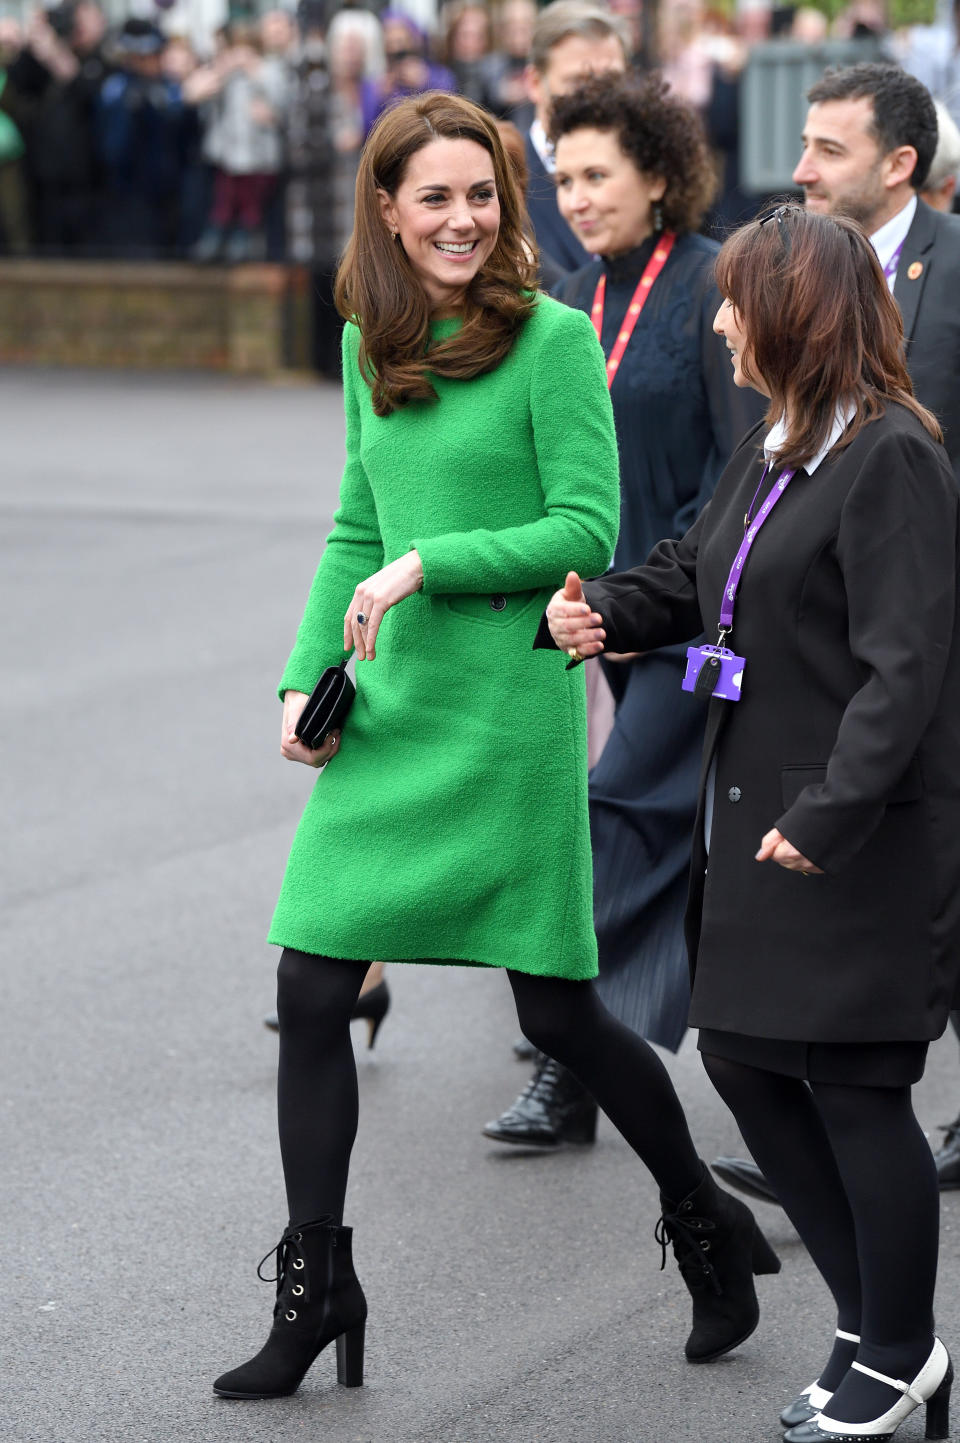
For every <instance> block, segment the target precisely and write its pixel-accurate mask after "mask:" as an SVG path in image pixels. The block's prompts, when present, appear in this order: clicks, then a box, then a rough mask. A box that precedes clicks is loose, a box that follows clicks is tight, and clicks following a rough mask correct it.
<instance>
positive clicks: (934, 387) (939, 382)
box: [893, 200, 960, 480]
mask: <svg viewBox="0 0 960 1443" xmlns="http://www.w3.org/2000/svg"><path fill="white" fill-rule="evenodd" d="M918 272H919V273H918ZM893 295H894V299H895V300H896V302H897V304H898V305H899V307H900V312H901V314H902V316H903V330H904V335H905V336H906V339H907V366H908V367H909V370H910V376H911V379H912V380H913V389H914V391H915V392H916V395H917V399H918V400H919V401H920V402H921V403H922V404H923V405H924V406H928V407H929V408H930V410H931V411H933V412H934V413H935V414H936V417H937V419H938V420H939V422H940V424H941V426H942V427H943V431H944V444H945V445H946V448H947V454H948V456H949V457H950V463H951V465H952V466H953V469H954V473H955V475H956V476H957V478H958V480H960V217H958V216H953V215H943V214H941V212H939V211H935V210H931V208H930V207H929V206H928V205H926V204H924V202H923V201H922V200H921V201H919V202H918V205H917V213H916V215H915V216H914V218H913V224H912V225H911V227H910V229H909V231H908V232H907V238H906V240H905V241H904V245H903V251H902V252H901V255H900V263H899V265H898V266H897V279H896V282H895V283H894V287H893Z"/></svg>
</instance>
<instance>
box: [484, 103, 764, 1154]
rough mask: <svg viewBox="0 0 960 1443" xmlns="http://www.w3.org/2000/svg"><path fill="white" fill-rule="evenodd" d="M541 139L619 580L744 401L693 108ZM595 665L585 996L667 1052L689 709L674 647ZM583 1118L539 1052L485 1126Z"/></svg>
mask: <svg viewBox="0 0 960 1443" xmlns="http://www.w3.org/2000/svg"><path fill="white" fill-rule="evenodd" d="M551 138H552V140H553V142H554V145H555V147H556V162H557V168H556V175H555V179H556V183H557V196H558V201H559V206H560V211H561V213H562V214H563V216H564V218H565V220H566V221H567V222H568V224H569V225H570V226H571V227H572V229H573V230H574V232H575V233H576V235H577V238H578V239H579V240H581V241H582V242H583V245H584V246H585V247H586V249H587V250H588V251H593V252H595V253H596V254H597V255H598V256H599V259H598V260H595V261H593V262H592V263H591V264H590V265H588V266H585V267H584V268H583V269H582V270H579V271H576V272H575V273H574V274H573V275H572V276H571V277H569V278H568V279H567V280H566V281H564V282H563V283H561V285H560V286H559V287H558V288H557V289H556V290H555V291H554V294H555V295H557V296H559V297H560V299H561V300H564V301H566V303H567V304H568V305H571V306H576V307H577V308H578V309H579V310H582V311H586V313H587V314H588V315H591V316H592V318H593V323H594V328H595V330H596V332H597V334H598V336H599V337H600V341H601V344H602V346H603V350H604V353H605V355H606V356H607V358H608V360H607V381H608V384H609V388H610V399H611V401H612V402H613V415H614V421H615V423H616V429H617V440H618V443H619V449H620V482H621V511H620V538H619V541H618V542H617V549H616V555H615V558H614V564H615V566H616V567H617V569H618V570H619V569H621V568H628V567H630V566H636V565H638V564H639V563H640V562H641V561H643V560H644V559H645V558H646V556H647V555H648V553H649V551H650V550H651V548H652V547H653V546H654V545H655V544H656V542H657V541H659V540H661V539H662V538H663V537H664V536H672V537H679V536H682V535H683V534H684V532H685V531H686V530H687V528H688V527H689V526H690V525H691V524H692V522H693V520H694V518H695V517H696V515H697V514H698V512H699V511H700V509H701V508H702V506H703V505H704V503H705V502H706V500H707V499H708V497H709V496H710V495H711V493H712V492H713V488H714V486H715V484H716V482H717V478H718V477H719V475H720V472H721V471H722V469H723V467H724V465H725V464H726V462H727V460H728V459H729V457H730V455H731V454H732V452H733V449H734V446H735V445H736V443H737V442H738V441H739V439H740V437H741V436H742V435H743V433H744V432H745V431H746V430H747V429H748V427H749V426H751V425H753V424H754V422H756V421H757V420H758V419H759V416H760V414H761V410H760V402H759V400H758V398H756V396H754V395H753V393H744V392H743V391H740V390H738V389H737V388H736V387H735V386H734V384H733V379H732V377H731V375H730V366H729V363H728V361H727V354H726V350H725V348H724V345H723V342H722V341H721V339H720V338H719V337H718V336H716V335H714V333H713V330H712V323H713V317H714V316H715V315H716V311H717V307H718V305H719V304H720V296H719V293H718V292H717V289H716V286H715V285H714V280H713V266H714V261H715V259H716V255H717V251H718V249H719V247H718V246H717V245H716V243H715V242H713V241H710V240H707V239H705V238H704V237H703V236H701V235H698V234H697V233H696V232H697V228H698V226H699V225H700V223H701V221H702V219H703V215H704V212H705V210H706V208H707V206H708V205H709V203H710V200H711V198H712V196H713V192H714V187H715V180H714V173H713V168H712V165H711V162H710V156H709V153H708V151H707V146H706V142H705V140H704V136H703V131H702V128H701V125H700V121H699V119H698V118H697V116H696V114H695V112H694V111H693V110H692V108H691V107H690V106H688V105H687V104H686V103H684V102H683V101H680V100H678V99H676V97H674V96H672V95H670V94H669V93H668V91H667V90H666V88H665V87H664V85H663V84H662V82H660V81H659V80H657V79H656V78H649V79H643V80H641V79H638V78H636V77H634V76H628V75H623V76H612V75H605V76H604V77H603V78H602V79H591V80H589V81H586V82H585V83H584V84H583V85H582V86H581V87H580V88H579V89H577V90H575V91H574V92H572V93H571V94H569V95H565V96H561V97H560V98H558V99H557V100H556V101H555V102H554V105H553V110H552V130H551ZM638 307H639V308H640V309H639V310H638V309H637V308H638ZM625 336H626V337H627V339H626V340H625V339H624V337H625ZM603 666H604V671H605V673H606V676H607V678H608V680H609V682H610V685H611V687H612V689H613V692H614V697H615V699H616V703H617V706H616V714H615V720H614V726H613V732H612V734H611V736H610V738H609V740H608V741H607V744H606V747H605V749H604V751H603V754H602V756H601V757H600V760H599V761H598V763H597V764H596V766H595V767H594V769H593V771H592V773H591V777H590V828H591V834H592V840H593V876H594V923H595V926H596V931H597V941H598V944H599V957H600V978H599V982H598V990H599V991H600V994H601V996H602V997H603V999H604V1001H605V1003H606V1005H607V1006H608V1007H609V1008H610V1009H611V1010H612V1011H613V1012H614V1013H615V1014H616V1015H617V1016H618V1017H619V1018H620V1019H621V1020H622V1021H623V1022H625V1023H626V1024H627V1025H628V1026H630V1027H632V1028H633V1029H634V1030H635V1031H637V1032H639V1033H640V1034H641V1035H642V1036H644V1037H647V1038H649V1039H650V1040H651V1041H653V1042H657V1043H659V1044H660V1045H661V1046H663V1047H667V1048H670V1049H671V1050H673V1051H675V1050H676V1049H677V1048H678V1047H679V1045H680V1042H681V1040H682V1038H683V1035H684V1032H685V1030H686V1020H687V1008H688V1004H689V982H688V976H687V959H686V949H685V945H684V940H683V911H684V905H685V900H686V895H687V874H688V867H689V857H690V834H691V829H692V827H693V818H694V814H695V811H696V796H697V777H698V769H699V758H700V749H701V745H702V741H703V715H702V712H701V711H699V710H698V709H696V708H691V709H690V710H689V712H686V711H684V712H680V711H678V708H677V706H676V692H677V688H678V687H679V685H680V677H681V675H682V672H683V666H684V655H683V648H682V647H672V648H665V649H663V650H660V651H657V652H655V653H653V654H651V655H648V656H643V657H636V658H626V659H624V660H623V661H621V662H619V663H618V662H616V661H614V662H613V663H612V664H610V665H608V664H607V659H604V663H603ZM596 1117H597V1108H596V1104H595V1102H594V1100H593V1099H592V1098H591V1097H590V1096H589V1095H588V1094H587V1093H586V1092H585V1091H584V1090H583V1088H581V1087H580V1086H579V1084H578V1083H577V1082H576V1081H575V1079H573V1078H572V1077H570V1076H569V1075H568V1074H567V1073H566V1072H565V1071H564V1070H563V1069H562V1068H560V1067H559V1066H558V1065H557V1062H556V1060H555V1059H553V1058H547V1059H544V1060H543V1061H541V1062H540V1063H539V1065H538V1066H537V1068H536V1070H535V1072H534V1075H533V1077H532V1079H531V1081H530V1083H529V1084H528V1086H527V1088H526V1089H525V1090H524V1092H522V1093H521V1095H520V1096H519V1097H518V1098H517V1100H516V1102H515V1103H514V1104H513V1105H512V1106H511V1107H510V1108H508V1109H507V1111H506V1112H505V1113H503V1114H502V1115H501V1116H500V1117H499V1118H498V1119H497V1120H496V1121H495V1122H492V1123H488V1124H487V1126H486V1128H485V1129H484V1131H485V1133H486V1135H487V1136H488V1137H491V1138H494V1139H495V1140H497V1141H500V1142H508V1143H517V1144H522V1145H525V1146H531V1145H532V1146H541V1147H544V1146H545V1147H551V1146H556V1145H557V1144H558V1143H561V1142H565V1141H570V1142H588V1141H592V1139H593V1136H594V1132H595V1128H596Z"/></svg>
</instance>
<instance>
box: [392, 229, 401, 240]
mask: <svg viewBox="0 0 960 1443" xmlns="http://www.w3.org/2000/svg"><path fill="white" fill-rule="evenodd" d="M390 234H391V236H392V237H393V239H394V240H395V241H398V240H399V239H400V232H399V231H398V230H392V231H391V232H390Z"/></svg>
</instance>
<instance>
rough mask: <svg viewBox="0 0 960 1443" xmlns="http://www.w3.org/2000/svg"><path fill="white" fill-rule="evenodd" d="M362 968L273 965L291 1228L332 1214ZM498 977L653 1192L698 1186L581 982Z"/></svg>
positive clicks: (634, 1043) (664, 1112) (650, 1061)
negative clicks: (652, 1182) (649, 1178)
mask: <svg viewBox="0 0 960 1443" xmlns="http://www.w3.org/2000/svg"><path fill="white" fill-rule="evenodd" d="M366 967H367V964H366V963H364V962H343V961H338V960H336V959H335V958H331V957H316V956H312V955H310V954H308V953H305V952H294V951H292V950H290V949H289V948H288V949H286V950H285V951H284V953H283V956H282V957H281V958H280V966H279V968H278V970H277V1011H278V1014H279V1017H280V1070H279V1079H278V1092H277V1097H278V1112H279V1121H280V1152H281V1156H282V1159H283V1173H284V1180H285V1182H286V1188H287V1204H288V1207H289V1213H290V1220H291V1222H309V1221H310V1220H311V1219H313V1218H318V1217H323V1216H324V1215H325V1214H328V1213H329V1214H332V1215H333V1216H334V1217H335V1218H337V1219H338V1220H339V1219H340V1218H342V1216H343V1201H344V1196H345V1193H346V1188H347V1172H348V1168H349V1165H350V1153H351V1150H352V1148H353V1140H354V1137H355V1136H356V1131H357V1072H356V1065H355V1062H354V1056H353V1046H352V1044H351V1041H350V1014H351V1012H352V1011H353V1008H354V1006H355V1004H356V1001H357V997H358V996H359V993H360V985H361V983H362V981H363V977H364V973H365V972H366ZM508 975H509V978H510V985H511V987H512V988H513V995H514V999H515V1001H516V1004H517V1013H518V1016H519V1019H520V1027H521V1029H522V1031H523V1032H524V1034H525V1036H526V1037H528V1038H529V1039H530V1041H531V1042H532V1043H534V1045H535V1046H537V1047H539V1048H540V1049H541V1050H542V1051H543V1052H546V1053H547V1054H548V1055H549V1056H550V1057H553V1058H555V1059H556V1060H557V1061H558V1062H561V1063H562V1064H563V1065H564V1066H565V1067H568V1068H569V1069H570V1071H571V1072H572V1073H574V1075H575V1076H576V1077H578V1078H579V1079H580V1081H581V1082H582V1083H583V1085H584V1086H585V1087H587V1088H588V1089H589V1091H590V1092H591V1093H592V1094H593V1096H594V1097H595V1098H596V1100H597V1102H598V1103H599V1105H600V1107H601V1108H602V1109H603V1111H604V1112H605V1113H606V1114H607V1116H608V1117H609V1118H610V1120H611V1122H612V1123H613V1124H614V1126H615V1127H617V1128H618V1129H619V1130H620V1132H621V1133H622V1134H623V1136H624V1137H625V1138H626V1140H627V1142H628V1143H629V1144H630V1146H631V1147H632V1148H633V1149H634V1151H635V1152H636V1153H637V1154H638V1155H639V1156H640V1158H641V1159H642V1161H643V1162H644V1163H645V1164H646V1166H647V1167H648V1168H649V1169H650V1171H651V1173H652V1174H653V1176H654V1178H655V1179H656V1181H657V1183H658V1184H659V1187H660V1190H661V1192H663V1193H664V1194H665V1195H666V1196H667V1197H669V1198H671V1199H672V1200H674V1201H679V1200H680V1199H682V1198H684V1197H686V1195H687V1193H689V1192H692V1191H693V1189H694V1188H695V1187H696V1186H697V1185H698V1183H699V1182H700V1179H701V1176H702V1170H701V1164H700V1161H699V1158H698V1157H697V1153H696V1150H695V1148H694V1146H693V1143H692V1141H691V1139H690V1133H689V1131H688V1130H687V1123H686V1118H685V1117H684V1115H683V1109H682V1107H681V1106H680V1101H679V1099H678V1097H677V1095H676V1093H675V1092H674V1090H673V1084H672V1083H671V1081H670V1078H669V1076H668V1074H667V1071H666V1069H665V1067H664V1066H663V1064H662V1062H661V1061H660V1059H659V1058H658V1057H657V1055H656V1053H655V1052H654V1051H653V1049H652V1048H651V1047H649V1046H648V1044H647V1043H646V1042H644V1041H643V1039H642V1038H640V1037H638V1036H637V1035H636V1033H634V1032H631V1031H630V1029H629V1028H628V1027H624V1026H623V1024H622V1023H620V1022H618V1021H617V1020H616V1018H614V1017H612V1016H611V1014H610V1013H609V1012H608V1011H607V1009H606V1008H605V1007H604V1005H603V1003H602V1002H601V1001H600V999H599V997H598V996H597V995H596V992H595V990H594V988H593V985H592V984H591V983H589V982H565V981H563V980H561V979H559V978H556V977H531V976H529V975H528V974H526V973H523V972H510V973H509V974H508ZM468 1121H469V1119H465V1122H468Z"/></svg>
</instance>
